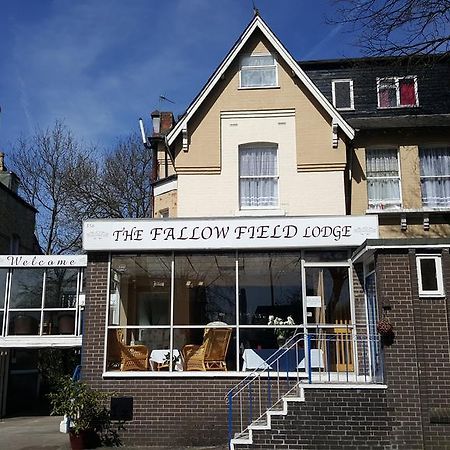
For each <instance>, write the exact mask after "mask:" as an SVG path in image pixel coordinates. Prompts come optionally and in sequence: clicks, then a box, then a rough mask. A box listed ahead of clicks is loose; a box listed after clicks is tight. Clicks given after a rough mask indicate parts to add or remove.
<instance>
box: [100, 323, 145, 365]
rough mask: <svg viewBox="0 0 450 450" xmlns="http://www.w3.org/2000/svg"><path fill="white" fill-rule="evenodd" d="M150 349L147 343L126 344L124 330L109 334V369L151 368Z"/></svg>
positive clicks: (112, 331) (111, 331)
mask: <svg viewBox="0 0 450 450" xmlns="http://www.w3.org/2000/svg"><path fill="white" fill-rule="evenodd" d="M149 364H150V363H149V351H148V348H147V347H146V346H145V345H125V344H124V333H123V331H122V330H119V329H117V330H110V331H109V334H108V356H107V367H108V370H114V369H120V370H121V371H126V370H149Z"/></svg>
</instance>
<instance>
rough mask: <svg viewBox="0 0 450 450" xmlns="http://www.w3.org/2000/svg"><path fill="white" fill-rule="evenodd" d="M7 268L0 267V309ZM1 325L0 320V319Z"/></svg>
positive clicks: (3, 295)
mask: <svg viewBox="0 0 450 450" xmlns="http://www.w3.org/2000/svg"><path fill="white" fill-rule="evenodd" d="M7 273H8V269H0V309H2V308H4V307H5V293H6V275H7ZM0 326H1V321H0Z"/></svg>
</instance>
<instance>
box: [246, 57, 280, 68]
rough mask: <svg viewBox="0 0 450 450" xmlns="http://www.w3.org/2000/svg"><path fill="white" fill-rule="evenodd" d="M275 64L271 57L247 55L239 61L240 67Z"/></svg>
mask: <svg viewBox="0 0 450 450" xmlns="http://www.w3.org/2000/svg"><path fill="white" fill-rule="evenodd" d="M274 64H275V58H274V57H273V56H272V55H247V56H243V57H242V59H241V66H242V67H246V66H271V65H274Z"/></svg>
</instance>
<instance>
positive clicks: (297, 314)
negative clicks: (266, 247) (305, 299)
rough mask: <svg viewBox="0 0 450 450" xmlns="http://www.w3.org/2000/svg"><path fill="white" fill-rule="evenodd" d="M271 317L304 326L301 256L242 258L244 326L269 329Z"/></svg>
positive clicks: (241, 278) (240, 268)
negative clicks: (263, 326)
mask: <svg viewBox="0 0 450 450" xmlns="http://www.w3.org/2000/svg"><path fill="white" fill-rule="evenodd" d="M271 315H272V316H276V317H279V318H280V319H282V320H283V321H286V320H287V317H288V316H291V317H292V318H293V319H294V322H295V324H301V323H302V322H303V320H302V316H303V314H302V289H301V278H300V256H299V255H297V254H291V253H285V254H279V253H252V254H251V253H249V254H245V253H244V254H241V255H240V256H239V320H240V323H241V324H252V325H267V324H268V322H269V316H271ZM271 330H272V331H273V328H271ZM261 345H262V343H261ZM264 345H271V344H270V343H265V344H264Z"/></svg>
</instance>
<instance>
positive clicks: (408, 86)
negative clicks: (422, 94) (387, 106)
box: [400, 80, 416, 106]
mask: <svg viewBox="0 0 450 450" xmlns="http://www.w3.org/2000/svg"><path fill="white" fill-rule="evenodd" d="M415 104H416V94H415V89H414V80H400V105H401V106H407V105H413V106H414V105H415Z"/></svg>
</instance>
